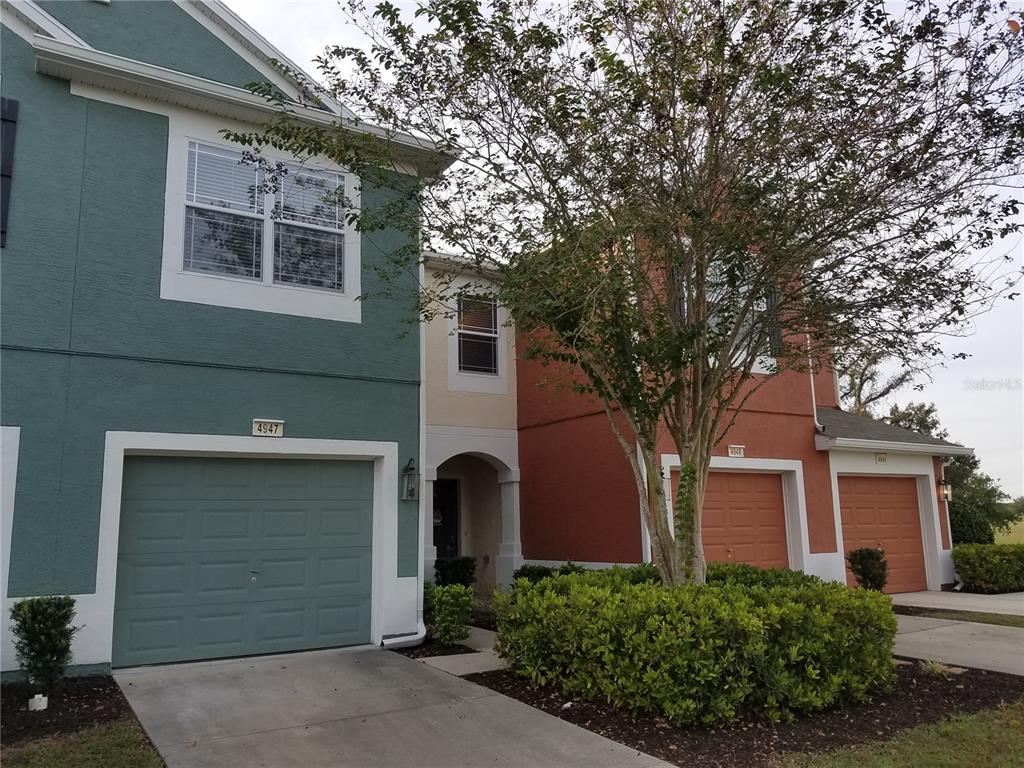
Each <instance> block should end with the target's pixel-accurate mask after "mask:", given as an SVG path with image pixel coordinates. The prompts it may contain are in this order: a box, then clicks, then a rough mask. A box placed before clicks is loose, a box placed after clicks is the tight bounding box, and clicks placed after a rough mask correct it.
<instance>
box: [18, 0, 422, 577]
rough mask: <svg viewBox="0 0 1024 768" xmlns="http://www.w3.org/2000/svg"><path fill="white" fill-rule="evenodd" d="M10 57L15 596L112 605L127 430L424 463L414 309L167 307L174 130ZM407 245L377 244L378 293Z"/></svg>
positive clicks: (394, 236)
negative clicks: (300, 444) (326, 447)
mask: <svg viewBox="0 0 1024 768" xmlns="http://www.w3.org/2000/svg"><path fill="white" fill-rule="evenodd" d="M87 5H88V4H87ZM94 5H96V6H97V8H99V9H103V6H101V5H99V4H94ZM140 5H146V4H140ZM0 42H2V47H3V48H2V51H3V59H2V67H3V73H4V76H3V82H2V88H3V95H4V96H5V97H10V98H15V99H18V100H19V102H20V114H19V122H18V133H17V141H16V150H15V163H14V178H13V189H12V196H11V209H10V221H9V227H8V240H7V247H5V248H4V249H3V251H2V252H0V258H2V274H0V302H2V303H0V313H2V318H0V324H2V329H3V331H2V338H0V345H2V348H3V349H2V356H0V381H2V393H0V408H2V412H0V419H2V422H3V424H5V425H9V426H20V427H21V442H20V451H19V463H18V485H17V489H16V502H15V504H16V506H15V516H14V530H13V536H12V550H11V566H10V580H9V585H10V586H9V594H10V595H11V596H21V595H28V594H40V593H46V592H65V593H87V592H91V591H93V589H94V583H95V569H96V548H97V543H98V524H99V501H100V483H101V476H102V461H103V455H102V454H103V445H104V435H105V432H106V431H108V430H129V431H146V432H181V433H202V434H232V435H246V434H249V430H250V424H251V420H252V419H253V418H256V417H259V418H277V419H284V420H285V422H286V426H285V432H286V436H287V437H316V438H333V439H348V440H384V441H396V442H398V443H399V461H400V463H401V464H404V463H405V462H406V461H407V460H408V458H410V457H414V456H417V455H418V438H419V433H418V425H419V387H418V378H419V344H418V338H417V334H416V333H415V332H410V331H414V330H415V326H410V324H409V321H410V320H411V319H413V318H414V317H415V315H414V310H413V308H412V306H411V303H409V302H408V301H406V300H402V299H398V298H395V299H384V298H370V299H368V300H367V301H365V302H364V305H363V309H362V323H361V324H352V323H338V322H331V321H325V320H316V319H311V318H299V317H291V316H287V315H279V314H271V313H264V312H254V311H246V310H236V309H229V308H223V307H213V306H206V305H199V304H189V303H184V302H176V301H166V300H161V299H160V298H159V283H160V264H161V257H162V237H163V209H164V203H163V194H164V191H163V189H164V170H165V164H166V153H167V146H166V142H167V122H166V118H164V117H162V116H160V115H156V114H152V113H147V112H141V111H136V110H131V109H127V108H123V107H118V106H113V105H110V104H105V103H102V102H97V101H90V100H86V99H82V98H78V97H75V96H71V95H70V93H69V90H68V84H67V83H66V82H64V81H61V80H56V79H53V78H49V77H45V76H41V75H38V74H35V73H34V72H33V70H32V56H31V51H30V49H29V47H28V45H27V44H26V43H25V42H24V41H23V40H22V39H21V38H19V37H17V36H16V35H15V34H13V33H12V32H10V31H9V30H8V29H6V28H4V29H3V37H2V41H0ZM384 195H385V193H384V192H382V191H381V190H374V189H364V191H363V198H362V199H363V203H364V205H365V206H367V207H372V206H374V205H375V204H379V203H380V202H381V201H382V200H383V199H384ZM404 242H405V240H404V236H403V235H401V234H400V233H398V232H384V233H377V234H374V235H373V237H372V238H369V237H367V238H364V242H363V246H362V281H363V286H364V291H368V292H371V293H372V292H374V290H375V289H376V288H377V287H379V284H378V282H377V280H378V278H377V276H376V273H375V271H374V270H373V266H374V264H375V263H382V261H383V260H384V259H385V258H386V256H385V254H386V253H388V252H390V251H391V250H392V249H394V248H397V247H399V246H400V245H401V244H403V243H404ZM408 287H410V288H411V287H412V284H411V283H410V285H409V286H408ZM396 492H397V489H396ZM417 528H418V526H417V506H416V504H415V503H410V502H404V503H401V505H400V509H399V531H398V538H399V541H398V549H399V566H398V571H399V575H400V576H414V575H416V566H417V562H418V541H417V535H418V530H417Z"/></svg>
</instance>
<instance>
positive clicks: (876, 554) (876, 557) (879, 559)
mask: <svg viewBox="0 0 1024 768" xmlns="http://www.w3.org/2000/svg"><path fill="white" fill-rule="evenodd" d="M846 562H848V563H849V564H850V570H851V571H853V575H854V576H855V577H856V578H857V583H858V584H859V585H860V586H861V587H863V588H864V589H873V590H875V592H881V591H882V590H883V589H885V582H887V581H888V580H889V563H888V561H887V560H886V559H885V550H883V549H876V548H874V547H861V548H860V549H851V550H850V551H849V552H847V553H846Z"/></svg>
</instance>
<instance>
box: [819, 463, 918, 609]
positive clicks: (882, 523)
mask: <svg viewBox="0 0 1024 768" xmlns="http://www.w3.org/2000/svg"><path fill="white" fill-rule="evenodd" d="M839 511H840V515H841V516H842V521H843V547H844V549H845V550H846V551H847V552H849V551H850V550H853V549H859V548H861V547H877V548H880V549H883V550H885V556H886V560H887V561H888V563H889V580H888V582H887V583H886V586H885V591H886V592H916V591H918V590H924V589H927V588H928V583H927V577H926V575H925V564H924V544H923V540H922V537H921V512H920V504H919V503H918V497H917V480H916V479H915V478H913V477H891V476H879V475H840V476H839ZM846 578H847V582H848V583H849V584H850V585H855V584H856V580H855V579H854V577H853V574H852V573H850V572H849V569H847V577H846Z"/></svg>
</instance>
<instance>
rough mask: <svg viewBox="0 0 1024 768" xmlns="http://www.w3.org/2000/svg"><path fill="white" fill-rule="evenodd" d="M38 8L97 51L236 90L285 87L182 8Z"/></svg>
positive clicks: (51, 4) (127, 1)
mask: <svg viewBox="0 0 1024 768" xmlns="http://www.w3.org/2000/svg"><path fill="white" fill-rule="evenodd" d="M37 4H38V5H39V6H40V7H42V8H43V9H44V10H45V11H46V12H47V13H48V14H50V15H51V16H53V17H54V18H55V19H57V20H58V21H59V22H60V23H61V24H62V25H64V26H65V27H67V28H68V29H70V30H71V31H72V32H73V33H75V34H76V35H77V36H79V37H80V38H82V39H83V40H84V41H85V42H86V43H87V44H88V45H90V46H91V47H93V48H95V49H97V50H100V51H105V52H107V53H112V54H116V55H118V56H123V57H125V58H128V59H134V60H136V61H142V62H146V63H148V64H155V65H157V66H160V67H164V68H166V69H171V70H176V71H178V72H184V73H187V74H190V75H195V76H197V77H202V78H205V79H207V80H213V81H215V82H219V83H225V84H227V85H233V86H236V87H243V88H244V87H245V86H246V85H248V84H249V83H253V82H274V83H279V82H280V83H285V82H286V81H285V80H284V78H283V77H282V76H281V75H280V74H279V73H275V72H274V71H273V68H272V67H270V66H269V65H266V64H262V63H261V62H260V61H259V60H258V59H257V58H256V57H255V56H252V55H250V56H249V57H246V56H245V55H244V54H242V53H240V52H239V51H236V50H232V47H231V46H230V45H229V44H228V43H226V42H225V41H224V40H223V39H221V38H220V37H219V36H218V34H217V33H216V32H215V31H214V30H211V28H210V27H212V26H214V25H213V23H212V22H210V24H205V23H203V21H201V20H200V18H197V17H201V14H200V11H199V10H198V9H196V8H193V7H190V6H189V5H186V4H184V3H182V4H178V3H174V2H170V1H169V0H161V1H159V2H133V0H111V2H110V3H109V4H108V3H96V2H77V3H69V2H61V0H38V3H37ZM247 58H249V60H247ZM288 90H292V88H289V89H288ZM289 95H291V94H289Z"/></svg>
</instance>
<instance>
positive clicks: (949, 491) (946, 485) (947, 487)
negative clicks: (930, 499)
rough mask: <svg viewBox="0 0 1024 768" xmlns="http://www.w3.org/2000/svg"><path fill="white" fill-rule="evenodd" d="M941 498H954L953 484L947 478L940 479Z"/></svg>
mask: <svg viewBox="0 0 1024 768" xmlns="http://www.w3.org/2000/svg"><path fill="white" fill-rule="evenodd" d="M939 498H940V499H942V500H943V501H950V500H951V499H952V498H953V484H952V483H950V482H949V480H947V479H946V478H942V479H941V480H939Z"/></svg>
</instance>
